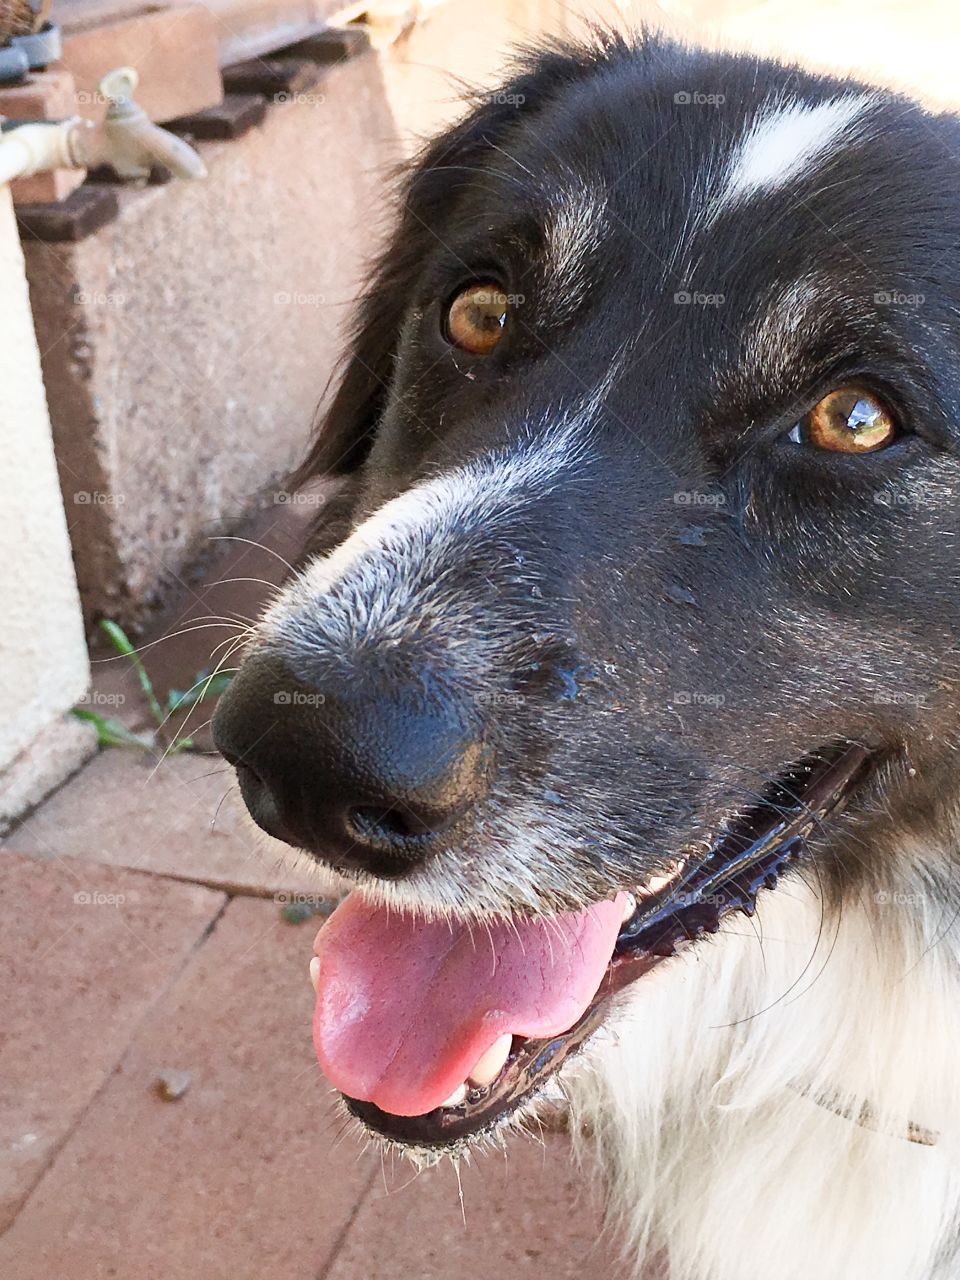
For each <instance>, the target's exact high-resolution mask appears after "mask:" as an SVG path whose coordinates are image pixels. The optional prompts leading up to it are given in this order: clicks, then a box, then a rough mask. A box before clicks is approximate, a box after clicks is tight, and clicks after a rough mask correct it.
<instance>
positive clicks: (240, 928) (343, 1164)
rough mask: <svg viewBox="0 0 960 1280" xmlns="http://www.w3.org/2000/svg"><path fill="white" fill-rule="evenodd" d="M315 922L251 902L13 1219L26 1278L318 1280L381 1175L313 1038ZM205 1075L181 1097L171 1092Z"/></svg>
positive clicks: (232, 916)
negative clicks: (351, 1134) (171, 1080)
mask: <svg viewBox="0 0 960 1280" xmlns="http://www.w3.org/2000/svg"><path fill="white" fill-rule="evenodd" d="M313 932H314V926H313V924H312V923H307V924H304V925H299V926H298V925H289V924H284V923H283V922H282V921H281V920H280V918H279V912H278V911H277V909H276V907H275V906H274V904H273V903H268V902H261V901H258V900H256V899H253V898H238V899H234V901H232V902H231V903H230V905H229V906H228V908H227V910H226V911H225V912H224V914H223V916H222V918H221V919H220V921H219V923H218V925H217V927H216V929H215V930H214V932H213V933H212V934H211V936H210V937H209V938H208V939H207V941H206V942H205V943H204V945H203V947H202V948H201V949H200V950H199V951H198V952H197V953H196V954H195V956H194V958H193V959H192V961H191V963H190V965H189V966H188V967H187V968H186V969H185V970H184V971H183V973H182V974H181V976H180V978H179V979H178V981H177V983H176V984H175V986H174V987H173V988H172V990H171V991H170V992H169V994H168V995H167V997H166V998H165V999H164V1000H163V1002H162V1004H161V1005H160V1006H158V1007H157V1008H156V1009H154V1010H153V1011H152V1013H151V1014H150V1016H149V1018H147V1019H145V1021H144V1024H143V1027H142V1030H141V1033H140V1035H139V1036H138V1037H137V1039H136V1041H135V1042H134V1043H133V1045H132V1046H131V1048H130V1051H129V1052H128V1054H127V1056H126V1057H125V1059H124V1061H123V1063H122V1069H121V1070H120V1071H118V1072H117V1074H116V1075H114V1077H113V1078H112V1079H111V1080H110V1082H109V1085H108V1086H107V1088H106V1089H105V1090H103V1092H102V1093H101V1094H100V1095H99V1096H98V1097H97V1099H96V1101H95V1102H94V1104H93V1105H92V1106H91V1107H90V1108H89V1110H88V1112H87V1114H86V1115H85V1116H84V1118H83V1121H82V1123H81V1124H80V1125H79V1126H78V1127H77V1129H76V1130H75V1131H74V1133H73V1136H72V1137H71V1139H70V1141H69V1142H68V1143H67V1144H66V1146H65V1147H64V1148H63V1149H62V1151H61V1152H60V1154H59V1156H58V1158H57V1159H56V1161H55V1162H54V1164H53V1165H52V1166H51V1168H50V1169H49V1170H48V1172H47V1174H46V1176H45V1177H44V1178H43V1179H42V1181H41V1182H40V1184H39V1185H38V1187H37V1188H36V1190H35V1191H34V1193H33V1195H32V1196H31V1197H30V1200H29V1201H28V1203H27V1205H26V1206H25V1207H24V1209H23V1210H22V1211H21V1213H20V1215H19V1217H18V1218H17V1220H16V1221H15V1223H14V1225H13V1227H12V1228H11V1230H10V1231H9V1232H8V1234H7V1235H6V1236H5V1237H4V1239H3V1240H2V1241H0V1275H3V1276H11V1277H12V1276H16V1280H50V1277H52V1276H55V1277H57V1280H101V1278H105V1277H117V1278H118V1280H316V1277H317V1276H319V1275H320V1274H322V1272H323V1270H324V1268H325V1267H326V1265H327V1262H328V1260H329V1258H330V1256H331V1254H332V1252H333V1250H334V1248H335V1246H336V1243H337V1241H338V1239H339V1238H340V1235H341V1234H342V1232H343V1231H344V1229H345V1227H346V1225H347V1224H348V1222H349V1220H350V1218H351V1215H352V1213H353V1212H354V1209H355V1206H356V1204H357V1203H358V1201H359V1200H360V1199H361V1197H362V1196H363V1194H364V1193H365V1191H366V1189H367V1187H368V1185H369V1184H370V1180H371V1178H372V1177H373V1176H374V1174H376V1176H379V1162H378V1161H376V1160H375V1159H374V1158H373V1157H372V1156H366V1157H360V1158H358V1151H357V1147H356V1145H355V1144H353V1143H352V1142H349V1141H346V1142H343V1143H341V1144H340V1145H336V1137H337V1133H338V1130H339V1128H340V1123H339V1120H338V1119H337V1117H336V1116H335V1114H334V1112H333V1109H332V1103H331V1098H330V1095H329V1093H328V1092H327V1090H326V1088H325V1086H324V1085H323V1082H322V1080H321V1078H320V1075H319V1069H318V1067H317V1065H316V1060H315V1058H314V1055H313V1049H312V1046H311V1043H310V1015H311V1010H312V1002H313V997H312V993H311V991H310V987H309V984H308V980H307V974H306V969H307V963H308V961H309V958H310V954H311V943H312V941H313ZM165 1068H173V1069H177V1070H183V1071H187V1072H189V1074H190V1087H189V1088H188V1089H187V1091H186V1092H185V1093H184V1094H183V1096H182V1097H181V1098H180V1099H179V1100H178V1101H174V1102H168V1101H163V1100H162V1099H161V1097H160V1096H159V1093H158V1092H157V1090H156V1089H155V1087H154V1085H155V1081H156V1077H157V1075H158V1073H159V1072H160V1071H161V1070H163V1069H165Z"/></svg>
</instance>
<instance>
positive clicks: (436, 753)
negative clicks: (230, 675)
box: [213, 651, 492, 879]
mask: <svg viewBox="0 0 960 1280" xmlns="http://www.w3.org/2000/svg"><path fill="white" fill-rule="evenodd" d="M213 734H214V740H215V742H216V745H217V748H218V750H219V751H220V752H221V753H222V754H223V755H224V756H225V758H226V759H227V760H228V761H230V763H231V764H233V765H234V766H235V767H236V770H237V777H238V780H239V783H240V788H241V791H242V793H243V798H244V801H245V803H246V805H247V807H248V809H249V810H250V813H251V815H252V816H253V818H254V820H255V821H256V822H257V823H258V825H259V826H261V827H262V828H263V830H264V831H266V832H267V833H268V834H269V835H271V836H275V837H276V838H278V839H280V840H284V841H286V842H287V843H288V844H292V845H295V846H297V847H298V848H301V849H304V850H306V851H308V852H310V853H312V854H313V855H314V856H316V857H317V858H319V859H321V860H322V861H324V862H327V863H329V864H330V865H331V866H333V867H335V868H336V869H338V870H347V871H350V870H354V871H355V870H361V871H366V872H369V873H370V874H372V875H375V876H377V877H379V878H381V879H395V878H397V877H400V876H403V875H404V874H407V873H409V872H410V871H412V870H414V869H415V868H416V867H417V866H419V865H420V864H421V863H422V862H423V861H424V860H425V859H427V858H428V857H429V856H430V855H431V852H432V851H433V849H434V848H435V846H436V844H437V842H438V838H439V837H440V836H441V835H442V834H443V833H446V832H449V831H450V829H451V828H452V827H454V826H455V825H456V824H457V823H459V822H461V821H462V820H464V819H466V818H467V817H468V815H469V814H470V813H471V811H472V810H473V808H474V806H475V805H476V804H477V802H478V801H479V800H480V799H481V798H482V797H483V795H484V794H485V792H486V790H487V788H488V786H489V781H490V776H491V766H492V751H491V749H490V748H489V746H488V745H487V743H486V741H485V739H484V733H483V724H482V720H481V719H480V718H479V717H478V716H477V714H476V713H475V712H474V710H473V708H472V707H471V706H470V705H469V703H468V701H467V700H466V699H463V698H461V697H459V696H458V694H457V693H456V692H455V691H453V690H452V689H451V688H450V685H449V682H444V683H443V685H442V686H441V685H440V684H439V682H436V683H435V682H431V681H430V680H429V679H428V678H427V677H426V676H425V675H424V673H423V672H422V671H421V672H418V673H416V674H414V673H413V672H412V671H411V672H405V671H404V670H402V669H397V670H394V669H390V670H386V669H384V663H383V662H382V661H378V662H377V663H376V664H374V663H372V662H371V663H370V665H369V668H368V669H358V667H357V666H356V665H354V666H352V667H351V668H350V669H349V670H348V671H346V672H343V673H338V674H328V675H327V676H326V677H325V678H324V679H321V680H317V681H311V682H309V683H308V682H305V681H303V680H301V679H298V678H297V677H296V676H294V674H293V673H292V672H291V671H290V670H289V668H288V667H287V666H286V665H285V664H284V662H283V661H282V660H281V659H279V658H278V657H276V656H275V655H273V654H271V653H270V652H269V651H263V652H256V653H253V654H251V655H250V656H249V657H248V658H247V660H246V662H245V663H244V665H243V667H242V668H241V670H240V672H239V673H238V675H237V676H236V678H235V679H234V680H233V682H232V683H231V685H230V687H229V688H228V690H227V692H226V693H225V694H224V696H223V697H222V698H221V700H220V703H219V706H218V707H217V712H216V715H215V717H214V722H213Z"/></svg>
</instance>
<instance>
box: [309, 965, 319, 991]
mask: <svg viewBox="0 0 960 1280" xmlns="http://www.w3.org/2000/svg"><path fill="white" fill-rule="evenodd" d="M310 984H311V986H312V987H313V989H314V991H315V992H316V993H317V995H319V994H320V957H319V956H314V957H313V959H312V960H311V961H310Z"/></svg>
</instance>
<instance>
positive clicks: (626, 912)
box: [620, 893, 637, 924]
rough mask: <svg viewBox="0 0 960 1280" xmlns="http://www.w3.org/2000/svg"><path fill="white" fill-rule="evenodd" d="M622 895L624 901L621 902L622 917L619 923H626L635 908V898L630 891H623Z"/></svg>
mask: <svg viewBox="0 0 960 1280" xmlns="http://www.w3.org/2000/svg"><path fill="white" fill-rule="evenodd" d="M623 896H624V898H625V899H626V901H625V902H624V904H623V917H622V919H621V921H620V923H621V924H626V923H627V921H628V920H629V919H630V917H631V916H632V915H633V913H634V912H635V911H636V909H637V900H636V898H635V897H634V895H633V894H632V893H625V894H624V895H623Z"/></svg>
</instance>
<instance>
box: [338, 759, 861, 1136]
mask: <svg viewBox="0 0 960 1280" xmlns="http://www.w3.org/2000/svg"><path fill="white" fill-rule="evenodd" d="M869 769H870V756H869V754H868V752H867V751H866V750H865V749H864V748H863V747H861V746H858V745H849V744H847V745H844V746H843V747H842V748H838V749H837V750H834V751H830V752H820V753H817V754H816V755H814V756H811V757H809V758H808V759H807V760H805V761H803V762H802V763H801V764H799V765H797V766H796V767H795V768H794V769H792V770H791V771H790V772H789V774H787V775H785V776H784V777H783V778H782V779H781V781H780V782H779V783H777V785H776V786H775V787H774V788H773V789H772V790H771V792H770V793H769V795H768V796H767V798H766V799H765V801H764V803H762V804H760V805H758V806H757V807H756V808H754V809H752V810H751V811H750V812H749V813H748V814H745V815H743V816H742V817H740V818H738V819H737V821H736V822H735V823H733V824H731V825H730V826H729V828H728V829H727V831H726V832H725V834H724V835H723V837H722V839H721V840H720V841H719V842H718V843H717V844H716V846H715V847H714V848H713V849H712V850H711V852H710V853H709V854H708V856H706V857H705V858H704V857H699V858H696V859H693V858H688V859H686V860H683V859H681V860H678V862H677V864H676V869H675V871H674V872H673V874H672V875H671V876H670V878H669V879H662V880H661V881H659V882H656V883H654V884H651V885H648V886H646V888H645V889H643V890H638V891H637V892H636V893H635V894H628V893H620V894H618V895H617V896H616V898H614V899H612V900H609V901H605V902H600V903H597V904H595V905H594V906H592V907H589V908H587V909H586V910H583V911H579V912H565V913H561V914H558V915H556V916H553V917H549V918H529V919H524V920H512V921H503V922H499V923H496V922H494V923H491V924H490V925H484V924H479V925H478V924H477V923H476V922H475V921H474V922H467V921H463V920H460V921H458V920H456V919H450V920H429V921H427V920H424V919H422V918H416V917H414V916H412V915H406V914H402V913H399V912H396V911H393V912H388V911H387V910H386V909H385V908H382V907H376V906H373V905H372V904H371V903H369V902H368V901H367V900H366V899H364V898H363V897H361V896H360V895H359V894H357V893H353V894H351V895H350V896H349V897H348V898H347V900H346V901H345V902H344V903H343V905H342V906H341V907H339V908H338V910H337V911H336V912H335V913H334V915H333V917H332V918H331V920H330V921H329V922H328V923H327V924H326V925H325V926H324V928H323V929H322V930H321V931H320V933H319V934H318V936H317V942H316V945H315V950H316V953H317V955H318V957H319V959H320V975H319V984H318V989H319V994H318V998H317V1006H316V1014H315V1018H314V1042H315V1045H316V1049H317V1054H318V1057H319V1059H320V1064H321V1066H322V1067H323V1069H324V1072H325V1074H326V1075H327V1077H328V1078H329V1079H330V1080H331V1082H332V1083H333V1084H334V1085H335V1086H336V1087H337V1088H338V1089H339V1090H340V1091H341V1092H342V1093H343V1094H344V1097H345V1099H346V1102H347V1105H348V1107H349V1108H350V1110H351V1111H352V1112H353V1113H354V1115H356V1116H357V1117H358V1118H359V1119H361V1120H362V1121H363V1122H364V1123H365V1124H366V1125H367V1126H368V1127H369V1128H371V1129H373V1130H375V1131H376V1132H378V1133H380V1134H382V1135H383V1136H384V1137H386V1138H390V1139H393V1140H395V1141H397V1142H400V1143H403V1144H406V1145H414V1146H417V1147H420V1148H436V1149H444V1148H450V1147H452V1146H455V1145H457V1144H459V1143H460V1142H462V1141H464V1140H466V1139H469V1138H471V1137H475V1136H477V1135H478V1134H481V1133H483V1132H486V1131H488V1130H490V1129H492V1128H493V1127H495V1126H496V1125H497V1124H498V1123H499V1122H500V1121H502V1120H503V1119H504V1118H505V1117H507V1116H508V1115H509V1114H510V1113H512V1112H513V1111H515V1110H516V1109H517V1108H518V1107H519V1106H520V1105H521V1104H522V1103H524V1102H525V1101H527V1100H529V1099H531V1098H532V1097H533V1096H534V1095H535V1094H536V1093H537V1092H538V1090H539V1089H540V1088H541V1087H542V1086H543V1084H544V1083H545V1082H546V1081H547V1080H548V1078H549V1077H550V1076H552V1075H553V1074H554V1073H555V1072H556V1071H558V1070H559V1068H560V1067H561V1066H562V1065H563V1063H564V1062H565V1061H566V1060H567V1059H568V1058H570V1057H571V1055H573V1054H575V1053H576V1052H577V1051H578V1050H579V1049H580V1048H581V1046H582V1045H583V1044H584V1042H585V1041H586V1040H587V1039H588V1038H589V1036H590V1035H591V1034H592V1032H593V1031H595V1030H596V1029H597V1028H598V1027H599V1026H600V1024H601V1023H602V1022H603V1020H604V1017H605V1016H606V1011H607V1006H608V1002H609V1000H610V998H611V997H612V996H613V995H615V994H616V993H617V992H618V991H620V990H622V989H623V988H624V987H625V986H626V985H627V984H628V983H631V982H634V981H636V980H637V979H638V978H640V977H642V976H643V975H644V974H645V973H647V972H649V970H650V969H652V968H653V967H654V966H655V965H656V964H658V963H659V962H660V961H661V960H662V959H664V958H665V957H667V956H670V955H672V954H673V953H674V952H675V951H676V949H677V948H678V946H680V945H682V944H684V943H688V942H694V941H696V940H697V939H698V938H700V937H701V936H702V935H703V934H704V933H714V932H716V931H717V929H718V928H719V927H720V923H721V921H722V920H723V918H724V917H725V916H727V915H728V914H730V913H731V912H735V911H743V912H746V913H748V914H749V913H752V911H753V909H754V904H755V901H756V897H757V894H758V893H759V892H760V890H761V889H763V888H773V886H774V885H775V884H776V881H777V879H778V877H779V876H780V874H781V872H782V871H783V870H784V868H785V867H786V866H787V865H788V864H789V863H791V862H792V861H794V860H796V859H798V858H801V857H802V856H803V853H804V847H805V842H806V840H807V837H808V836H809V834H810V832H811V830H812V829H813V828H815V827H817V826H819V824H820V823H822V821H823V819H824V818H825V817H826V816H827V815H828V814H830V813H832V812H835V811H837V810H838V809H839V808H840V807H841V806H842V805H843V804H844V802H845V801H846V800H847V798H848V797H849V796H850V794H851V792H852V791H853V789H854V788H855V787H856V786H857V784H858V783H859V782H860V781H861V780H862V779H863V778H864V776H865V774H866V773H867V772H868V771H869Z"/></svg>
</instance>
